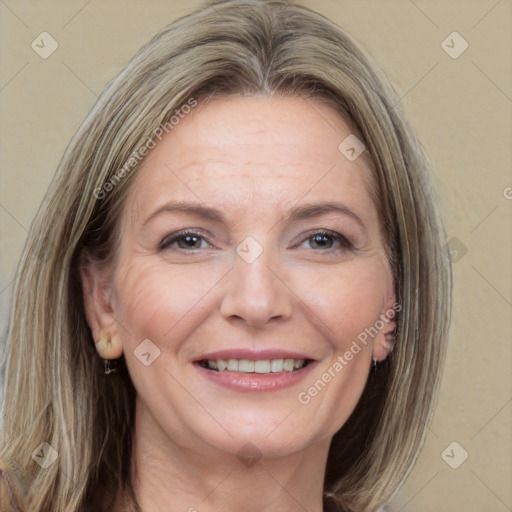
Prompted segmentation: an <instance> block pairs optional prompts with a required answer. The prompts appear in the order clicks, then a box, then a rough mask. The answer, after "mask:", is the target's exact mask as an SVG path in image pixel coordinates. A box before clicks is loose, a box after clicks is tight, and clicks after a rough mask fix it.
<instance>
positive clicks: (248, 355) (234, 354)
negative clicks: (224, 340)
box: [195, 348, 313, 362]
mask: <svg viewBox="0 0 512 512" xmlns="http://www.w3.org/2000/svg"><path fill="white" fill-rule="evenodd" d="M217 359H225V360H228V359H248V360H249V361H260V360H265V359H270V360H272V359H308V360H313V358H311V357H308V356H307V355H305V354H302V353H299V352H293V351H288V350H282V349H265V350H249V349H243V348H232V349H224V350H218V351H216V352H208V353H207V354H204V355H203V356H201V357H198V358H197V359H195V361H196V362H197V361H205V360H210V361H216V360H217Z"/></svg>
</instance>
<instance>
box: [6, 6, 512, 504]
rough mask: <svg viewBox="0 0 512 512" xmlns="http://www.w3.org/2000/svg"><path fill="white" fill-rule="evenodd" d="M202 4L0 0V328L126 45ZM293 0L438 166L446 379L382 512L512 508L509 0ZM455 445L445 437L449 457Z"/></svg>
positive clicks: (127, 51) (128, 51)
mask: <svg viewBox="0 0 512 512" xmlns="http://www.w3.org/2000/svg"><path fill="white" fill-rule="evenodd" d="M200 3H201V2H199V1H198V0H193V1H192V0H188V1H185V0H180V1H163V0H160V1H157V0H153V1H148V2H142V1H135V0H130V1H121V0H110V1H103V2H102V1H100V0H92V1H87V0H80V1H78V0H72V1H69V0H68V1H64V0H60V1H40V2H37V3H36V2H27V1H22V0H0V17H1V18H0V19H1V21H0V23H1V36H0V37H1V42H0V49H1V57H2V67H1V71H0V102H1V103H0V105H1V112H2V116H1V124H0V127H1V147H0V149H1V164H0V169H1V186H0V226H1V227H0V229H1V231H0V239H1V259H0V306H1V309H0V313H1V315H0V329H1V331H0V332H1V334H2V338H3V337H4V336H5V330H6V327H7V310H8V306H9V302H10V297H11V293H12V282H13V279H14V277H15V266H16V262H17V258H18V256H19V253H20V250H21V248H22V246H23V243H24V240H25V237H26V233H27V229H28V227H29V225H30V222H31V219H32V217H33V215H34V213H35V211H36V208H37V206H38V204H39V201H40V200H41V197H42V195H43V193H44V191H45V189H46V188H47V186H48V183H49V181H50V179H51V177H52V175H53V173H54V170H55V167H56V165H57V162H58V160H59V158H60V155H61V154H62V152H63V150H64V148H65V146H66V144H67V142H68V140H69V138H70V137H71V135H72V133H73V132H74V131H75V129H76V128H77V127H78V125H79V123H80V122H81V120H82V119H83V118H84V116H85V114H86V113H87V111H88V110H89V109H90V108H91V106H92V105H93V103H94V101H95V100H96V97H97V96H98V94H99V93H100V91H101V90H102V88H103V87H104V85H105V84H106V82H107V81H108V80H109V79H110V78H111V77H113V76H114V74H116V73H117V72H118V71H119V70H120V68H121V67H122V66H123V65H124V64H125V63H126V62H127V61H128V59H129V58H130V57H131V56H132V55H133V54H134V53H135V51H136V50H137V49H138V48H139V47H140V46H141V45H142V44H143V43H144V42H146V41H147V40H148V39H149V37H150V36H151V35H152V34H153V33H154V32H156V31H157V29H159V28H161V27H162V26H164V25H166V24H167V23H170V22H171V21H172V20H174V19H175V18H177V17H179V16H181V15H183V14H186V13H188V12H190V11H191V10H193V9H194V8H195V7H196V6H199V5H200ZM303 3H304V5H307V6H309V7H311V8H313V9H316V10H317V11H319V12H321V13H323V14H325V15H327V16H328V17H330V18H331V19H332V20H333V21H335V22H337V23H338V24H340V25H341V26H342V27H344V28H345V29H346V30H347V31H348V32H349V33H350V34H352V35H353V36H355V37H356V39H358V40H359V41H360V43H361V44H362V45H363V46H364V47H365V48H366V49H367V50H368V51H369V52H370V53H371V54H372V55H373V56H374V58H375V59H376V61H377V62H378V63H379V64H380V65H381V67H382V68H383V69H384V70H385V71H386V73H387V74H388V76H389V77H390V79H391V81H392V83H393V84H394V85H395V87H396V89H397V91H398V92H399V95H400V97H401V98H402V103H403V105H404V107H405V109H406V112H407V113H408V115H409V117H410V119H411V121H412V123H413V125H414V126H415V127H416V129H417V131H418V133H419V136H420V138H421V140H422V141H423V144H424V146H425V148H426V149H427V151H428V153H429V154H430V156H431V157H432V159H433V161H434V163H435V166H436V169H435V176H434V182H435V185H436V187H437V188H438V191H439V195H440V198H441V202H442V207H443V209H444V212H445V219H446V225H447V230H448V233H449V237H450V238H452V241H451V247H452V249H453V255H454V277H455V296H454V299H455V304H454V319H453V326H452V331H451V332H452V335H451V344H450V348H449V352H448V359H447V367H446V372H445V377H444V381H443V387H442V391H441V396H440V399H439V405H438V409H437V413H436V416H435V419H434V422H433V424H432V427H431V431H430V433H429V436H428V439H427V442H426V445H425V447H424V449H423V451H422V453H421V456H420V458H419V460H418V464H417V465H416V467H415V469H414V470H413V471H412V473H411V474H410V477H409V478H408V480H407V482H406V484H405V486H404V487H403V489H402V490H401V491H400V493H399V494H398V495H397V496H396V498H395V499H394V500H393V502H392V505H393V510H395V511H403V512H412V511H414V512H422V511H436V512H443V511H447V512H459V511H464V512H505V511H507V510H508V511H510V510H512V488H511V485H510V482H511V481H512V470H511V465H512V463H511V460H512V443H511V440H512V439H511V434H510V430H511V429H510V426H511V416H512V404H511V400H512V391H511V389H512V388H511V380H512V379H511V371H510V368H511V360H512V358H511V343H510V341H511V332H512V326H511V317H512V315H511V312H512V279H511V264H510V262H511V261H512V258H511V247H512V236H511V234H512V229H511V228H512V226H511V218H512V216H511V209H512V199H511V198H512V188H511V187H512V175H511V173H510V169H511V163H512V150H511V141H512V133H511V132H512V123H511V118H512V116H511V110H512V87H511V85H512V69H511V66H512V44H511V42H512V41H511V40H512V35H511V34H512V23H511V20H512V2H511V1H510V0H501V1H496V0H444V1H443V0H436V1H422V0H414V2H413V1H412V0H393V1H389V0H383V1H377V0H370V1H368V0H359V1H358V0H305V1H304V2H303ZM43 31H46V32H48V33H50V34H51V36H52V37H53V38H54V39H55V40H56V41H57V42H58V45H59V47H58V49H57V51H56V52H55V53H53V54H52V55H51V56H50V57H49V58H47V59H42V58H41V57H40V56H39V55H38V54H37V53H36V52H35V51H34V50H33V49H32V48H31V43H32V41H33V40H34V39H35V38H36V37H37V36H38V35H39V34H40V33H41V32H43ZM453 31H457V32H458V33H459V34H460V35H461V36H462V37H463V38H464V40H466V41H467V43H468V44H469V47H468V49H467V50H466V51H465V52H464V53H463V54H462V55H460V57H458V58H457V59H454V58H452V57H450V56H449V55H448V54H447V53H446V52H445V51H444V50H443V48H442V47H441V43H442V41H443V40H444V39H445V38H446V37H447V36H448V35H449V34H451V33H452V32H453ZM448 44H450V45H452V46H454V49H458V48H461V46H460V42H457V40H454V43H453V44H452V43H451V40H450V39H449V42H448ZM465 251H467V252H465ZM34 293H36V290H34ZM453 441H456V442H457V443H459V444H460V446H461V447H463V449H464V450H466V451H467V452H468V454H469V457H468V459H467V460H466V461H465V462H464V463H463V464H461V465H460V467H458V468H457V469H452V468H451V467H450V466H449V465H448V464H447V463H446V462H445V460H443V458H442V457H441V453H442V452H443V451H444V450H445V448H446V447H448V446H449V445H450V443H452V442H453ZM448 453H449V455H452V452H450V451H449V452H448ZM461 453H462V452H461V448H458V447H456V448H455V449H454V452H453V456H452V457H451V460H455V461H457V460H459V458H460V456H461Z"/></svg>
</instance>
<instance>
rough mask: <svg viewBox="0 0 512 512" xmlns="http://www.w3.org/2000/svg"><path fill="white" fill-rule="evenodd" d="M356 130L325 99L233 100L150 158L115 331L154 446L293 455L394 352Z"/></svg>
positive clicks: (118, 273) (127, 247) (188, 121)
mask: <svg viewBox="0 0 512 512" xmlns="http://www.w3.org/2000/svg"><path fill="white" fill-rule="evenodd" d="M349 135H350V131H349V130H348V128H347V127H346V125H345V124H344V123H343V122H342V120H341V119H340V117H339V115H338V114H337V113H335V112H334V111H333V110H332V109H331V108H330V107H328V106H326V105H324V104H321V103H319V102H316V101H306V100H303V99H299V98H271V99H270V98H267V97H259V96H256V97H248V96H243V97H241V96H229V97H224V98H217V99H215V100H213V101H212V102H210V103H209V104H207V105H199V106H198V107H196V108H195V109H193V110H192V112H191V113H189V114H188V115H187V116H186V117H184V118H183V119H181V120H180V122H179V124H178V125H177V126H175V127H174V129H173V130H172V131H171V132H170V133H169V134H168V135H166V136H165V137H164V138H163V139H162V140H161V141H160V142H158V143H157V145H156V147H154V149H152V150H151V151H150V153H149V154H148V156H147V157H146V159H145V161H144V163H143V166H142V168H141V170H140V172H139V174H138V175H137V177H136V179H135V180H134V183H133V184H132V185H133V186H132V188H131V190H130V194H129V196H128V198H127V202H126V204H125V209H124V211H123V215H122V221H121V225H120V229H121V242H120V246H119V252H118V259H117V264H116V268H115V274H114V278H113V281H112V292H113V293H112V295H111V299H110V307H111V310H110V313H109V314H108V315H107V316H105V315H104V316H102V318H103V320H101V322H103V327H104V328H105V329H106V330H107V332H110V333H111V334H112V335H114V336H118V337H119V339H120V341H121V343H122V347H123V351H124V354H125V357H126V361H127V364H128V369H129V372H130V375H131V378H132V380H133V383H134V385H135V388H136V390H137V393H138V404H137V414H138V415H141V416H142V417H144V418H146V420H147V421H146V423H145V424H146V426H147V425H151V427H148V428H149V429H151V430H152V431H153V434H154V433H155V432H156V431H158V432H159V435H163V436H165V437H166V438H169V439H172V440H173V442H176V443H178V444H180V445H181V446H184V447H187V448H199V447H200V448H201V449H203V450H207V449H208V448H215V449H218V450H222V451H225V452H230V453H233V454H237V453H240V450H241V449H243V448H242V447H244V446H245V447H247V446H251V447H252V449H253V450H257V452H258V453H261V454H264V455H279V454H288V453H292V452H297V451H299V450H301V449H305V448H306V447H309V446H311V445H314V444H315V443H319V442H324V443H325V442H327V440H328V439H330V438H331V437H332V436H333V435H334V434H335V432H336V431H337V430H338V429H339V428H340V427H341V426H342V425H343V424H344V423H345V421H346V420H347V418H348V417H349V415H350V414H351V412H352V411H353V409H354V407H355V405H356V403H357V402H358V399H359V397H360V395H361V393H362V391H363V388H364V385H365V382H366V379H367V376H368V371H369V367H370V361H371V354H372V348H373V354H374V355H375V356H376V358H377V359H383V358H384V357H385V356H386V355H387V352H388V350H389V348H390V347H389V346H388V345H387V343H386V340H385V336H384V333H385V332H386V331H389V330H390V328H392V326H393V325H392V321H385V322H383V321H382V318H383V316H382V315H386V314H388V312H389V310H390V308H391V307H392V306H393V304H394V294H393V280H392V276H391V272H390V270H389V266H388V263H387V259H386V255H385V250H384V245H383V239H382V236H381V233H380V230H379V221H378V215H377V209H376V206H375V204H373V202H372V200H371V198H370V195H369V191H368V176H369V172H368V169H367V167H366V164H365V163H364V161H363V156H360V157H358V158H355V159H354V156H357V151H351V150H350V147H352V146H353V144H350V143H351V142H352V143H353V142H354V139H352V138H351V139H348V141H346V142H344V143H343V144H342V145H341V149H339V146H340V144H341V143H342V142H343V141H345V139H346V138H347V137H348V136H349ZM355 149H356V150H357V149H360V148H359V147H355ZM184 231H185V232H186V233H185V234H183V232H184ZM107 317H108V318H109V319H110V320H109V321H105V318H107ZM109 322H110V323H109ZM107 324H108V325H107ZM383 324H384V325H383ZM375 328H377V330H378V331H379V334H375ZM365 329H366V330H367V331H365ZM370 329H373V331H371V330H370ZM368 330H370V331H368ZM365 332H366V333H367V334H366V336H365V335H364V333H365ZM368 332H371V333H372V335H368ZM372 336H373V338H372ZM363 340H365V341H363ZM372 345H373V347H372ZM350 354H351V355H350ZM287 360H288V361H287ZM290 360H292V361H291V362H290ZM303 363H305V365H304V366H302V365H303ZM226 365H229V366H228V368H226V369H224V368H225V366H226ZM237 367H238V370H236V368H237ZM292 368H294V371H290V370H291V369H292ZM247 443H250V445H247ZM244 449H245V448H244Z"/></svg>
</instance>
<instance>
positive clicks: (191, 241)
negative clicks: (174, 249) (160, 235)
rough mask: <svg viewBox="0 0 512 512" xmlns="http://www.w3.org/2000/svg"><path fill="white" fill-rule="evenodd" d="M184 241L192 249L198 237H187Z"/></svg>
mask: <svg viewBox="0 0 512 512" xmlns="http://www.w3.org/2000/svg"><path fill="white" fill-rule="evenodd" d="M183 240H184V241H185V244H186V245H187V246H188V247H191V246H193V245H194V243H195V242H197V237H196V236H195V235H185V237H184V238H183Z"/></svg>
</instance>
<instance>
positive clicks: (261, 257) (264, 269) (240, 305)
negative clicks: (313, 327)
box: [221, 237, 292, 326]
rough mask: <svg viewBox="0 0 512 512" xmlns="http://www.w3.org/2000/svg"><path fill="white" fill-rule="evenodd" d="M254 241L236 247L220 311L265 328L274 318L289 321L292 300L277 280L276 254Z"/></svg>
mask: <svg viewBox="0 0 512 512" xmlns="http://www.w3.org/2000/svg"><path fill="white" fill-rule="evenodd" d="M251 238H252V237H248V239H246V240H244V241H243V242H241V243H240V244H239V245H238V247H237V255H236V258H235V261H234V268H233V271H232V272H230V278H229V279H230V282H229V286H228V287H227V291H226V293H225V295H224V296H223V298H222V305H221V312H222V314H223V316H225V317H226V318H228V317H239V318H241V319H243V320H245V321H246V322H247V323H248V324H249V325H251V326H262V325H264V324H265V323H267V322H268V321H270V320H271V319H274V318H288V317H289V316H290V315H291V311H292V297H291V292H290V291H289V290H288V288H287V287H286V286H285V284H284V283H283V282H282V280H281V279H279V277H278V275H279V274H278V272H279V262H278V259H277V258H276V257H275V254H274V253H273V252H272V250H270V249H265V250H264V249H263V247H262V246H261V245H259V244H257V242H256V241H255V240H254V239H252V240H251ZM256 244H257V245H256Z"/></svg>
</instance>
